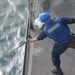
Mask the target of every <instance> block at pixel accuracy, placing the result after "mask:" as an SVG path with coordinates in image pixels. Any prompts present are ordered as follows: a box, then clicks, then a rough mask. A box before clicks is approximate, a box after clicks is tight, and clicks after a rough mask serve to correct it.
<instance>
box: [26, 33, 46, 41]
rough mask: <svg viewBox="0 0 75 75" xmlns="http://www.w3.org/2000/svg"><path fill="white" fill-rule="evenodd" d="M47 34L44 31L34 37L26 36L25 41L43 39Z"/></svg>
mask: <svg viewBox="0 0 75 75" xmlns="http://www.w3.org/2000/svg"><path fill="white" fill-rule="evenodd" d="M46 37H47V35H46V34H45V32H41V33H40V35H39V36H37V37H35V38H28V39H27V40H26V42H28V41H29V42H34V41H40V40H43V39H44V38H46Z"/></svg>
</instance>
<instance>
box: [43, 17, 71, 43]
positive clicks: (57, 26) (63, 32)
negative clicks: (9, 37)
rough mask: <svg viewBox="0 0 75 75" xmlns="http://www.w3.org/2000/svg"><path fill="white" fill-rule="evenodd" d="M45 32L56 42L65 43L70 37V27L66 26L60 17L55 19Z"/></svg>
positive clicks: (45, 28) (46, 27)
mask: <svg viewBox="0 0 75 75" xmlns="http://www.w3.org/2000/svg"><path fill="white" fill-rule="evenodd" d="M44 32H45V33H46V34H47V36H48V37H49V38H50V39H53V40H54V41H55V42H61V41H64V40H66V39H67V38H68V37H69V36H70V29H69V27H68V26H67V25H65V24H64V23H63V22H62V21H61V19H60V18H59V17H58V18H55V19H53V20H52V21H51V22H50V23H49V24H48V25H46V26H45V27H44ZM66 41H67V40H66Z"/></svg>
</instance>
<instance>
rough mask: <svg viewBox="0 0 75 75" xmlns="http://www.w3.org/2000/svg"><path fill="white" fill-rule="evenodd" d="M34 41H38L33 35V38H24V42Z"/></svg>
mask: <svg viewBox="0 0 75 75" xmlns="http://www.w3.org/2000/svg"><path fill="white" fill-rule="evenodd" d="M28 41H29V42H34V41H38V39H37V37H35V38H28V39H27V40H26V42H28Z"/></svg>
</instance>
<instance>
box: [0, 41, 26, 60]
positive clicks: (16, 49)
mask: <svg viewBox="0 0 75 75" xmlns="http://www.w3.org/2000/svg"><path fill="white" fill-rule="evenodd" d="M25 43H26V42H23V43H22V44H21V45H19V46H18V47H16V48H15V49H13V50H11V51H10V52H8V53H7V54H5V55H4V56H3V57H1V58H0V60H1V59H3V58H5V57H6V56H7V55H8V54H10V53H12V52H13V51H16V50H17V49H18V48H19V47H21V46H22V45H24V44H25Z"/></svg>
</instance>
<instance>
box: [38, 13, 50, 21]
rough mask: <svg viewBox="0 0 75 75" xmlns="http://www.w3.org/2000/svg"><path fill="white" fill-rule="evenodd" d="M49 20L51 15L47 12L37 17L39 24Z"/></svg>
mask: <svg viewBox="0 0 75 75" xmlns="http://www.w3.org/2000/svg"><path fill="white" fill-rule="evenodd" d="M50 18H51V14H50V13H48V12H44V13H41V14H40V15H39V19H40V21H41V22H47V21H49V20H50Z"/></svg>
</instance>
